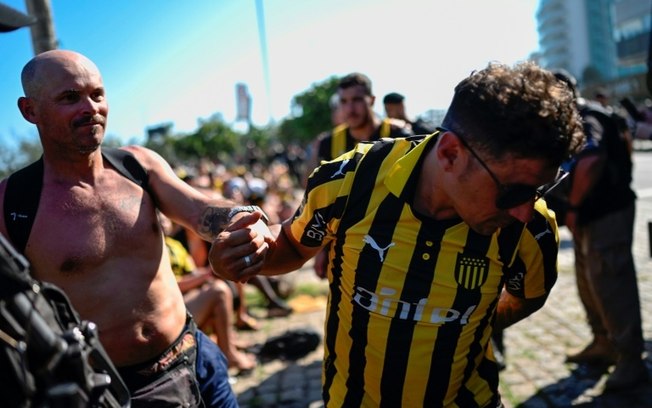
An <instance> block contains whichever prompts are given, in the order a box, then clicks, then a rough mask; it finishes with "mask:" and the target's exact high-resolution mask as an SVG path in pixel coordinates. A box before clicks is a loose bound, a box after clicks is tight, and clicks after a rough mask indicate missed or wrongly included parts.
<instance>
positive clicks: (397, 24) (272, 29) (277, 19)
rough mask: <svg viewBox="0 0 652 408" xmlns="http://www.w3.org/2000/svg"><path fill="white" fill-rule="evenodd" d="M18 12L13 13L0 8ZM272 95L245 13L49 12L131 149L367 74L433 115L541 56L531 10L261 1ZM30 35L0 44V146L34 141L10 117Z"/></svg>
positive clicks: (140, 8) (128, 1)
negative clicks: (466, 88) (471, 84)
mask: <svg viewBox="0 0 652 408" xmlns="http://www.w3.org/2000/svg"><path fill="white" fill-rule="evenodd" d="M0 2H3V3H5V4H7V5H9V6H11V7H13V8H16V9H18V10H21V11H25V10H26V6H25V3H24V0H0ZM262 3H263V12H264V16H265V31H266V43H267V60H268V67H269V70H268V73H267V77H268V78H269V82H267V81H266V75H265V73H264V69H263V64H262V57H261V55H262V53H261V44H260V39H259V31H258V23H257V17H256V2H255V0H192V1H181V0H176V1H173V0H136V1H133V0H113V1H99V0H95V1H91V0H85V1H78V0H51V4H52V9H53V15H54V25H55V32H56V35H57V38H58V39H59V44H60V45H59V48H62V49H71V50H75V51H78V52H81V53H83V54H85V55H87V56H88V57H89V58H91V59H92V60H93V61H94V62H95V63H96V64H97V65H98V67H99V68H100V71H101V72H102V74H103V76H104V83H105V87H106V90H107V97H108V101H109V105H110V114H109V122H108V132H107V133H108V134H110V135H114V136H117V137H119V138H120V139H121V140H122V141H123V142H125V143H126V142H129V141H137V142H139V141H142V140H143V137H144V133H145V128H146V127H148V126H152V125H157V124H160V123H166V122H172V123H173V124H174V128H173V130H174V131H175V132H190V131H192V130H194V129H195V128H196V127H197V120H198V119H201V118H208V117H210V116H211V115H213V114H215V113H220V114H222V115H223V117H224V119H225V120H226V121H227V122H228V123H232V122H234V121H235V86H236V84H237V83H239V82H241V83H245V84H247V86H248V88H249V93H250V94H251V96H252V98H253V109H252V119H253V122H254V123H255V124H257V125H265V124H267V123H268V122H269V121H270V119H271V120H275V121H279V120H281V119H283V118H284V117H285V116H287V115H289V113H290V106H291V100H292V97H293V96H294V95H296V94H298V93H301V92H303V91H305V90H306V89H308V88H309V87H310V86H311V85H312V84H314V83H316V82H321V81H323V80H325V79H327V78H328V77H330V76H332V75H344V74H347V73H349V72H352V71H360V72H363V73H365V74H367V75H368V76H369V77H370V78H371V80H372V81H373V85H374V93H375V94H376V96H377V101H376V105H375V109H376V111H377V112H379V113H381V114H382V113H383V111H382V103H381V100H382V97H383V95H385V94H386V93H388V92H391V91H397V92H400V93H402V94H404V95H405V96H406V107H407V110H408V114H410V115H412V116H416V115H419V114H421V113H423V112H425V111H427V110H428V109H444V108H445V107H446V106H447V105H448V103H449V101H450V98H451V96H452V89H453V87H454V86H455V84H456V83H457V82H459V80H461V79H462V78H464V77H465V76H466V75H468V73H469V72H471V71H472V70H474V69H480V68H483V67H484V66H486V64H487V63H488V62H489V61H501V62H506V63H510V64H511V63H513V62H515V61H519V60H523V59H526V58H527V57H528V56H529V55H530V53H531V52H533V51H536V50H537V48H538V36H537V32H536V18H535V12H536V7H537V5H538V2H537V0H454V1H451V0H391V1H390V0H263V1H262ZM32 54H33V50H32V44H31V38H30V33H29V30H28V29H20V30H17V31H14V32H11V33H5V34H2V35H0V143H1V144H10V145H14V146H15V145H16V141H18V140H21V139H36V137H37V136H36V130H35V129H34V127H33V126H32V125H30V124H28V123H27V122H25V121H24V119H23V118H22V117H21V115H20V113H19V112H18V109H17V107H16V99H17V98H18V97H19V96H21V95H22V89H21V87H20V71H21V69H22V67H23V65H24V64H25V63H26V62H27V61H28V60H29V59H30V58H31V57H32V56H33V55H32Z"/></svg>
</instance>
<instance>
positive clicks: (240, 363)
mask: <svg viewBox="0 0 652 408" xmlns="http://www.w3.org/2000/svg"><path fill="white" fill-rule="evenodd" d="M226 359H227V360H228V361H229V368H235V369H237V370H238V374H240V373H246V372H249V371H251V370H253V369H254V368H256V356H255V355H253V354H249V353H244V352H242V351H239V350H235V351H234V352H232V353H230V354H229V355H227V356H226Z"/></svg>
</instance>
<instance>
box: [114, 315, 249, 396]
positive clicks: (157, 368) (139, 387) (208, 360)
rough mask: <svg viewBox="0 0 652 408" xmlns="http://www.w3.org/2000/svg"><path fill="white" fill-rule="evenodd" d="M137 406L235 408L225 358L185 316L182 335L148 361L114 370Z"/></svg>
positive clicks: (215, 345)
mask: <svg viewBox="0 0 652 408" xmlns="http://www.w3.org/2000/svg"><path fill="white" fill-rule="evenodd" d="M118 372H119V373H120V376H121V377H122V379H123V380H124V382H125V384H126V385H127V388H129V392H130V393H131V406H132V407H134V408H137V407H151V406H156V407H180V406H183V407H227V408H231V407H235V408H237V407H238V402H237V399H236V397H235V394H234V393H233V390H232V389H231V385H230V384H229V373H228V365H227V361H226V357H225V356H224V354H223V353H222V350H220V348H219V347H218V346H217V344H215V343H214V342H213V341H211V340H210V339H209V338H208V337H207V336H206V335H205V334H204V333H202V332H201V331H200V330H199V329H197V326H196V325H195V322H194V321H193V320H192V318H191V317H190V316H189V317H188V321H187V323H186V326H185V328H184V330H183V332H182V333H181V334H180V335H179V337H178V338H177V340H175V341H174V343H173V344H172V345H171V346H170V347H169V348H168V349H167V350H165V351H164V352H163V353H161V355H160V356H159V357H157V358H156V359H154V360H152V361H148V362H145V363H141V364H137V365H134V366H129V367H121V368H118Z"/></svg>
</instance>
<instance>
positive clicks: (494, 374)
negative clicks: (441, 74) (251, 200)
mask: <svg viewBox="0 0 652 408" xmlns="http://www.w3.org/2000/svg"><path fill="white" fill-rule="evenodd" d="M436 138H437V134H436V133H435V134H433V135H429V136H414V137H408V138H398V139H383V140H381V141H378V142H375V143H360V144H358V145H357V147H356V148H355V149H354V150H352V151H350V152H347V153H346V154H344V155H342V156H340V157H338V158H337V159H336V160H333V161H330V162H327V163H323V164H322V166H320V167H319V168H318V169H317V170H316V171H315V172H314V173H313V174H312V176H311V178H310V180H309V182H308V186H307V189H306V195H305V197H304V201H303V203H302V205H301V207H300V208H299V209H298V210H297V213H296V214H295V217H294V219H293V221H292V224H291V234H292V235H293V236H294V238H295V239H296V240H297V241H299V242H301V244H302V245H306V246H312V247H314V246H322V245H324V244H326V243H331V244H332V245H331V246H330V252H329V266H328V279H329V286H330V294H329V302H328V308H327V316H326V322H325V333H326V335H325V341H324V347H325V355H324V366H323V378H322V379H323V396H324V401H325V404H326V406H327V407H343V406H345V407H358V406H364V407H377V406H386V407H400V406H403V407H416V406H432V407H434V406H446V407H449V406H450V407H455V406H457V407H465V408H466V407H484V406H488V405H490V404H492V403H495V402H496V401H497V400H498V398H499V397H498V371H497V367H496V365H495V362H494V361H492V359H493V358H492V353H491V351H490V350H488V347H489V338H490V334H491V324H492V322H493V319H494V313H495V309H496V305H497V302H498V298H499V294H500V291H501V289H502V288H503V286H504V287H505V289H506V290H508V291H509V292H510V293H512V294H514V295H515V296H519V297H524V298H533V297H539V296H542V295H544V294H546V293H548V291H549V290H550V289H551V287H552V285H553V284H554V282H555V280H556V277H557V249H558V239H559V238H558V231H557V226H556V223H555V220H554V216H553V215H552V213H550V212H549V211H548V210H547V208H546V207H545V203H544V202H543V201H542V200H539V201H538V202H537V203H536V207H535V208H536V210H537V211H535V218H534V219H533V221H532V222H530V223H528V224H522V223H518V222H517V223H514V224H512V225H510V226H509V227H507V228H503V229H501V230H499V231H498V232H496V233H495V234H493V235H491V236H485V235H480V234H478V233H476V232H474V231H473V230H471V229H470V228H469V227H468V226H467V225H466V224H465V223H464V222H463V221H462V220H461V219H459V218H458V219H450V220H444V221H441V220H434V219H432V218H428V217H425V216H423V215H421V214H418V213H417V212H415V211H414V210H413V207H412V202H413V199H414V195H415V191H416V184H417V177H418V175H419V169H420V167H421V163H422V160H423V157H425V155H426V153H427V151H428V149H430V148H432V146H434V144H435V142H436Z"/></svg>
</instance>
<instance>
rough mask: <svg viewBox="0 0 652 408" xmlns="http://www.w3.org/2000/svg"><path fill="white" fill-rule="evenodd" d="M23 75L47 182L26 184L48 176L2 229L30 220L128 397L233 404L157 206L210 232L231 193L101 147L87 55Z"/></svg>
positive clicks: (2, 189) (41, 261) (36, 244)
mask: <svg viewBox="0 0 652 408" xmlns="http://www.w3.org/2000/svg"><path fill="white" fill-rule="evenodd" d="M21 79H22V85H23V90H24V93H25V96H24V97H21V98H19V100H18V107H19V109H20V112H21V113H22V115H23V116H24V118H25V119H26V120H27V121H29V122H30V123H33V124H34V125H36V128H37V129H38V133H39V137H40V140H41V144H42V146H43V158H42V159H43V160H42V166H43V167H42V171H39V172H37V173H38V174H39V175H40V176H42V182H41V181H38V180H36V181H37V182H38V183H30V185H37V186H38V185H40V184H42V191H41V194H40V201H39V202H38V203H37V204H36V212H35V215H34V216H33V217H30V216H29V215H25V212H24V211H23V209H22V207H16V208H15V209H11V211H16V213H17V214H18V216H17V217H14V218H15V219H14V218H12V217H6V218H4V219H0V233H2V234H4V235H6V236H9V237H10V238H11V237H12V234H11V230H15V229H16V228H15V225H13V224H14V223H26V222H27V223H29V224H31V223H33V224H31V233H30V232H29V230H28V234H29V235H28V238H27V241H26V245H24V246H22V248H21V245H16V242H15V239H14V238H12V242H13V243H14V245H16V246H17V247H18V248H19V249H22V251H23V253H24V255H25V256H26V258H27V259H28V261H29V262H30V263H31V266H32V270H33V274H34V277H35V278H36V279H39V280H42V281H47V282H51V283H54V284H56V285H58V286H60V287H61V288H62V289H63V290H64V291H65V292H66V293H67V294H68V296H69V297H70V299H71V301H72V304H73V306H74V307H75V308H76V309H77V310H78V312H79V313H80V315H81V317H82V318H83V319H85V320H90V321H93V322H95V323H96V324H97V326H98V328H99V335H100V340H101V342H102V344H103V345H104V347H105V348H106V350H107V352H108V354H109V356H110V357H111V359H112V360H113V362H114V363H115V365H116V366H117V367H118V368H119V370H120V373H121V374H122V376H123V379H124V380H125V382H126V383H127V385H128V387H129V389H130V391H131V394H132V406H134V407H135V406H162V405H161V404H162V402H163V401H167V404H171V405H172V406H200V405H201V404H202V403H203V404H204V405H205V406H220V407H232V406H237V402H236V399H235V396H234V394H233V391H232V390H231V388H230V385H229V383H228V376H227V366H226V361H225V358H224V355H223V353H222V352H221V351H220V349H219V348H218V347H217V345H216V344H215V343H213V342H212V341H210V340H209V339H208V338H207V337H206V336H205V335H204V334H203V333H201V332H200V331H198V330H197V329H196V326H195V324H194V322H193V319H192V317H191V316H190V315H189V314H188V312H187V310H186V307H185V306H184V302H183V297H182V296H181V292H180V290H179V287H178V285H177V282H176V280H175V277H174V274H173V273H172V270H171V268H170V260H169V257H168V252H167V249H166V247H165V244H164V239H163V233H162V231H161V228H160V226H159V223H158V220H157V216H156V209H157V208H158V209H160V211H161V212H163V213H164V214H166V215H167V216H168V217H169V218H170V219H172V220H174V221H175V222H178V223H180V224H182V225H184V226H186V227H189V228H192V229H194V230H195V231H196V232H197V233H199V234H200V235H201V236H202V237H204V239H206V240H209V241H212V240H213V238H214V237H215V236H216V234H218V233H219V232H220V231H221V230H222V229H223V228H224V226H226V225H228V223H229V221H230V218H231V216H232V215H234V214H235V213H236V212H237V210H236V211H232V206H233V203H232V202H229V201H227V200H211V199H209V198H208V197H206V196H204V195H202V194H201V193H199V192H197V191H196V190H194V189H192V188H191V187H190V186H188V185H187V184H186V183H184V182H183V181H181V180H180V179H179V178H178V177H176V175H175V174H174V172H173V171H172V169H171V168H170V166H169V165H168V164H167V163H166V162H165V160H163V159H162V158H161V157H160V156H159V155H157V154H156V153H154V152H153V151H150V150H148V149H145V148H143V147H139V146H131V147H125V148H122V149H117V152H118V153H120V152H122V153H124V152H128V153H130V154H131V155H133V156H135V158H136V160H137V163H140V166H142V168H143V169H144V171H145V172H146V174H147V181H146V182H145V183H144V184H143V187H141V186H139V185H137V184H136V183H134V182H132V181H131V180H130V179H128V178H127V176H126V175H124V174H125V172H124V171H120V169H119V166H114V165H113V164H112V163H110V162H109V159H107V157H108V155H109V149H103V148H102V147H101V144H102V140H103V138H104V133H105V127H106V120H107V114H108V110H109V109H108V104H107V100H106V96H105V90H104V85H103V82H102V77H101V75H100V72H99V70H98V68H97V67H96V66H95V65H94V64H93V63H92V62H91V61H90V60H89V59H88V58H86V57H85V56H83V55H80V54H78V53H75V52H71V51H64V50H54V51H47V52H44V53H41V54H39V55H37V56H36V57H34V58H33V59H32V60H31V61H30V62H28V63H27V65H26V66H25V67H24V69H23V72H22V77H21ZM114 154H115V151H114ZM128 159H129V158H127V159H123V163H126V162H127V161H129V160H128ZM130 163H131V165H130V166H126V167H127V168H131V169H132V170H133V168H134V166H133V164H134V162H133V161H131V162H130ZM137 163H136V167H137ZM127 171H128V172H129V170H127ZM121 173H122V174H121ZM8 184H11V182H8V181H7V180H3V181H2V183H0V201H2V202H5V205H6V204H7V203H6V201H7V200H8V198H10V199H13V198H14V197H15V196H16V195H17V194H16V192H12V193H8V192H7V188H8ZM23 188H24V187H23ZM19 190H20V188H19ZM37 197H38V196H37ZM9 201H11V200H9ZM261 215H262V214H261ZM258 224H259V225H258V227H257V228H259V229H258V230H259V231H260V232H261V233H260V234H257V233H256V232H254V231H253V230H252V233H251V234H252V235H251V236H252V238H253V239H254V242H255V243H254V244H253V245H252V246H251V248H252V252H251V253H250V255H249V258H247V261H248V262H251V263H252V265H256V264H258V263H259V262H261V261H262V259H263V257H264V253H265V252H266V250H267V244H266V243H265V240H264V236H263V233H266V231H269V230H267V228H266V226H265V225H264V224H263V222H262V221H261V222H259V223H258ZM165 406H168V405H165Z"/></svg>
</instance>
